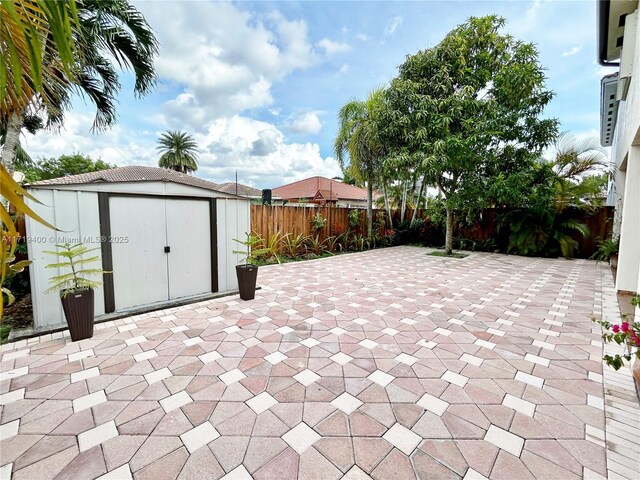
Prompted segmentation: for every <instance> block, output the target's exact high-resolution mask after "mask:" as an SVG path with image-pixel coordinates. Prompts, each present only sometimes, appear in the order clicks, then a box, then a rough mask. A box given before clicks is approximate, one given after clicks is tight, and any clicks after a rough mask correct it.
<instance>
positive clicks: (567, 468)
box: [0, 247, 637, 480]
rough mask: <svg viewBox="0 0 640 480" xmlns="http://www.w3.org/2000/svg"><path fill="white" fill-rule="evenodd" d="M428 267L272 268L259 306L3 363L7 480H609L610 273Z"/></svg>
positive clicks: (224, 309) (123, 326)
mask: <svg viewBox="0 0 640 480" xmlns="http://www.w3.org/2000/svg"><path fill="white" fill-rule="evenodd" d="M426 253H427V250H426V249H422V248H416V247H396V248H392V249H383V250H375V251H370V252H365V253H360V254H353V255H343V256H337V257H333V258H329V259H323V260H318V261H310V262H298V263H291V264H286V265H279V266H270V267H265V268H261V269H260V275H259V279H258V283H259V285H261V286H262V289H261V290H259V291H258V292H257V294H256V299H255V300H254V301H248V302H243V301H240V300H239V299H238V298H237V296H236V297H226V298H221V299H217V300H212V301H206V302H201V303H198V304H193V305H188V306H184V307H179V308H175V309H172V310H165V311H157V312H153V313H150V314H143V315H138V316H135V317H131V318H127V319H123V320H117V321H115V322H109V323H106V324H101V325H99V326H97V329H96V332H95V335H94V337H93V338H92V339H89V340H84V341H81V342H76V343H72V342H70V341H69V340H68V338H52V337H51V336H49V337H46V338H42V339H33V340H30V341H29V342H26V341H23V342H21V343H20V344H18V345H17V346H16V347H15V348H13V349H11V350H7V349H3V356H2V374H1V382H0V394H1V396H0V409H1V410H0V412H1V416H0V424H1V434H2V439H3V440H2V442H1V443H0V476H1V477H2V478H3V479H4V478H9V477H11V478H14V479H16V480H23V479H37V480H49V479H93V478H104V479H107V478H109V479H128V478H136V479H153V480H163V479H175V478H179V479H198V480H203V479H208V478H211V479H214V478H229V479H230V478H234V479H241V478H256V479H288V478H301V479H322V480H325V479H326V480H329V479H334V478H335V479H338V478H345V479H364V478H369V477H371V478H375V479H405V478H407V479H409V478H429V479H436V478H437V479H440V478H442V479H456V478H465V479H476V478H478V479H479V478H483V477H488V478H493V479H531V478H548V479H573V478H581V477H584V478H602V477H605V476H607V465H606V452H605V447H604V446H605V443H604V441H603V440H604V438H605V434H604V429H605V414H604V410H603V408H604V400H603V383H602V381H603V380H602V373H603V371H602V368H603V367H602V363H601V356H602V346H601V343H600V337H599V335H598V333H597V332H596V331H595V330H594V326H593V324H592V322H591V318H592V317H593V316H599V315H600V313H601V312H600V309H601V303H600V300H599V298H600V289H601V278H602V275H603V272H604V269H605V267H603V265H602V264H596V263H595V262H590V261H584V260H575V261H565V260H561V259H557V260H555V259H538V258H523V257H515V256H505V255H495V254H485V253H473V254H470V255H469V256H468V257H467V258H464V259H448V258H439V257H434V256H428V255H427V254H426ZM54 336H55V335H54ZM47 338H49V339H48V340H47ZM9 348H12V347H9ZM636 433H637V432H636Z"/></svg>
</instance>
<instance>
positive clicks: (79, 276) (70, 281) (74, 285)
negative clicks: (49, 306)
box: [43, 243, 110, 297]
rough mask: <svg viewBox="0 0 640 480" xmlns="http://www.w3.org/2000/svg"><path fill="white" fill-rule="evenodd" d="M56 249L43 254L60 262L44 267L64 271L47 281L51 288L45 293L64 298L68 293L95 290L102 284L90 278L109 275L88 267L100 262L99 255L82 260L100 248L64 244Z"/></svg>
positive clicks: (98, 269) (79, 244)
mask: <svg viewBox="0 0 640 480" xmlns="http://www.w3.org/2000/svg"><path fill="white" fill-rule="evenodd" d="M56 247H57V248H58V250H57V251H55V250H45V251H44V252H43V253H46V254H49V255H54V256H56V257H58V258H59V259H60V260H62V261H60V262H56V263H50V264H49V265H47V266H45V268H60V269H63V270H66V271H65V272H64V273H61V274H60V275H56V276H54V277H51V279H50V280H49V283H50V284H51V286H50V287H49V289H48V290H47V291H46V293H53V292H60V296H62V297H66V296H67V295H69V294H70V293H75V292H77V291H80V290H87V289H91V288H96V287H99V286H100V285H102V283H101V282H99V281H96V280H93V279H91V278H90V277H94V276H98V275H103V274H104V273H110V272H105V271H104V270H102V269H100V268H89V267H88V265H89V264H91V263H94V262H97V261H98V260H100V256H99V255H94V256H90V257H89V258H82V257H83V256H84V255H86V254H88V253H91V252H94V251H96V250H100V247H96V248H87V247H86V246H84V245H82V244H81V243H78V244H75V245H71V244H69V243H65V244H63V245H56Z"/></svg>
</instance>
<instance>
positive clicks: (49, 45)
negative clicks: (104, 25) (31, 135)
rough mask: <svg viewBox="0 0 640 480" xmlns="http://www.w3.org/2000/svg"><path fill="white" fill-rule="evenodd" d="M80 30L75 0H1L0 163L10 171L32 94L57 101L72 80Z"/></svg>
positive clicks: (44, 100) (48, 102)
mask: <svg viewBox="0 0 640 480" xmlns="http://www.w3.org/2000/svg"><path fill="white" fill-rule="evenodd" d="M78 32H79V18H78V12H77V7H76V2H75V1H73V0H69V1H66V0H63V1H58V2H50V1H47V0H12V1H2V2H0V59H1V61H0V129H1V130H2V131H3V132H4V134H3V135H2V137H3V149H2V164H3V165H4V166H5V168H6V169H7V170H8V171H9V173H13V160H14V158H15V151H16V147H17V144H18V139H19V134H20V126H21V125H22V122H23V115H24V113H25V111H26V110H27V108H28V107H29V105H31V104H32V103H33V101H34V99H36V98H37V99H39V101H40V102H41V103H42V104H43V105H45V106H53V105H56V104H57V101H56V98H57V92H59V91H60V90H61V89H65V88H67V87H68V86H69V85H70V83H72V82H73V81H75V80H76V78H77V75H76V67H75V65H76V58H77V53H78V50H77V48H76V44H75V41H74V36H75V35H77V33H78Z"/></svg>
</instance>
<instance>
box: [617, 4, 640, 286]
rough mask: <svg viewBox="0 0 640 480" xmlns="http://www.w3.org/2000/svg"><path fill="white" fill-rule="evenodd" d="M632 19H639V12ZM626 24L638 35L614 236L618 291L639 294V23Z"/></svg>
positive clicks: (621, 109)
mask: <svg viewBox="0 0 640 480" xmlns="http://www.w3.org/2000/svg"><path fill="white" fill-rule="evenodd" d="M631 15H635V18H636V19H637V18H638V10H636V11H635V12H634V13H633V14H631ZM628 20H629V19H628ZM627 24H628V25H634V28H635V32H627V31H625V39H624V42H623V57H626V58H632V59H633V60H632V61H633V65H632V67H631V80H630V83H629V90H628V93H627V97H626V99H625V100H622V101H620V103H619V106H618V117H617V122H616V130H615V135H614V139H613V144H612V149H611V160H612V162H613V163H614V165H615V168H616V179H615V185H614V186H613V187H612V188H613V189H614V194H615V203H614V205H615V206H616V218H615V221H614V232H613V234H614V236H618V235H619V237H620V251H619V258H618V270H617V274H616V289H617V290H624V291H632V292H636V291H638V290H639V289H640V22H638V21H628V22H627ZM634 33H635V34H634ZM630 39H634V41H633V42H631V41H629V40H630ZM629 49H631V50H632V51H631V54H629ZM626 67H627V68H628V65H627V66H626Z"/></svg>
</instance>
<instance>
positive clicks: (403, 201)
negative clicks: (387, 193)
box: [400, 180, 407, 223]
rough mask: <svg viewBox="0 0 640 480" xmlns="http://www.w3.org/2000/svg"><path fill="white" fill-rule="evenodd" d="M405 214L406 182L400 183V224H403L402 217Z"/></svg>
mask: <svg viewBox="0 0 640 480" xmlns="http://www.w3.org/2000/svg"><path fill="white" fill-rule="evenodd" d="M405 213H407V181H406V180H405V181H403V182H402V205H401V207H400V223H404V215H405Z"/></svg>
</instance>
